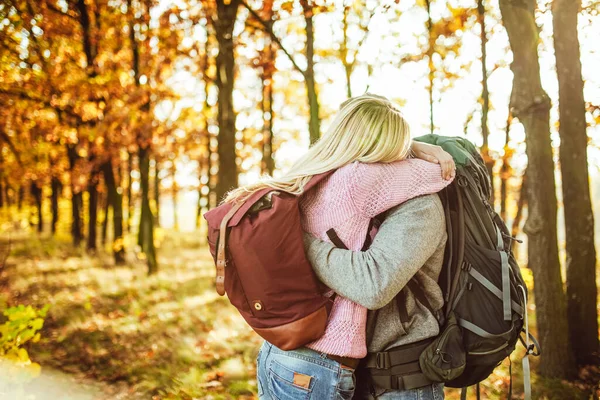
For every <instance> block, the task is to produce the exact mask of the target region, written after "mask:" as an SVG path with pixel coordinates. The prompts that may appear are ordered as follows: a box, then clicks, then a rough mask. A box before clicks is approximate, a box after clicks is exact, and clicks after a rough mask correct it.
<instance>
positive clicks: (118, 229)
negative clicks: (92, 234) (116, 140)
mask: <svg viewBox="0 0 600 400" xmlns="http://www.w3.org/2000/svg"><path fill="white" fill-rule="evenodd" d="M101 168H102V173H103V175H104V182H105V183H106V191H107V196H108V199H109V202H110V205H111V207H112V209H113V232H114V234H113V246H112V248H113V255H114V257H115V264H123V263H124V262H125V244H124V242H123V197H122V195H121V193H119V190H118V189H117V182H116V181H115V173H114V171H113V166H112V161H111V160H110V159H109V160H108V161H106V162H105V163H104V164H102V167H101Z"/></svg>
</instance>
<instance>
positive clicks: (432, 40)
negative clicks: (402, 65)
mask: <svg viewBox="0 0 600 400" xmlns="http://www.w3.org/2000/svg"><path fill="white" fill-rule="evenodd" d="M425 6H426V7H427V32H428V38H429V46H428V47H427V60H428V63H429V70H428V73H427V78H428V79H429V88H428V89H429V133H431V134H433V132H434V130H435V125H434V124H433V80H434V78H435V66H434V65H433V53H435V38H434V37H433V21H432V20H431V0H425Z"/></svg>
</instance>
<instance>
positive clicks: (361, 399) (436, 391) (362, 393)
mask: <svg viewBox="0 0 600 400" xmlns="http://www.w3.org/2000/svg"><path fill="white" fill-rule="evenodd" d="M359 386H360V387H359V388H358V389H357V391H356V393H355V395H354V399H355V400H370V399H377V400H443V399H444V384H443V383H434V384H433V385H429V386H423V387H420V388H417V389H409V390H386V391H385V392H383V393H381V392H382V391H381V390H377V393H380V394H379V395H377V396H376V397H374V396H373V395H371V393H370V391H369V389H368V387H366V386H365V385H359Z"/></svg>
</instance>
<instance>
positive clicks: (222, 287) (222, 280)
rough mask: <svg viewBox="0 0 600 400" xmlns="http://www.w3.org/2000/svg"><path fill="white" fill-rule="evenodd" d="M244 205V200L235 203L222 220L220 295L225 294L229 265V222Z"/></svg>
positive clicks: (218, 283) (218, 290) (219, 273)
mask: <svg viewBox="0 0 600 400" xmlns="http://www.w3.org/2000/svg"><path fill="white" fill-rule="evenodd" d="M243 205H244V203H243V202H241V203H237V204H234V205H233V206H232V207H231V209H230V210H229V211H228V212H227V214H225V216H224V217H223V219H222V220H221V225H220V227H219V247H218V250H217V293H218V294H219V295H220V296H223V295H224V294H225V267H226V266H227V257H226V255H225V248H226V247H227V244H226V243H225V242H226V240H227V224H228V223H229V220H230V219H231V218H232V217H233V216H234V215H235V213H236V212H237V211H238V210H239V209H240V208H241V207H242V206H243Z"/></svg>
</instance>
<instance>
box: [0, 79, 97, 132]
mask: <svg viewBox="0 0 600 400" xmlns="http://www.w3.org/2000/svg"><path fill="white" fill-rule="evenodd" d="M0 94H4V95H7V96H12V97H18V98H20V99H22V100H27V101H33V102H35V103H40V104H42V105H44V106H45V107H47V108H51V109H53V110H54V111H56V112H57V113H58V114H60V113H64V114H67V115H69V116H70V117H72V118H74V119H75V120H76V121H77V123H78V124H79V125H93V124H94V122H93V121H85V120H84V119H83V118H82V117H81V115H79V114H77V113H76V112H75V111H73V110H72V109H70V108H67V107H61V106H58V105H56V104H52V101H50V100H48V99H45V98H43V97H38V96H35V95H32V94H31V93H27V92H25V91H17V90H13V91H10V90H6V89H4V88H1V87H0Z"/></svg>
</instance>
